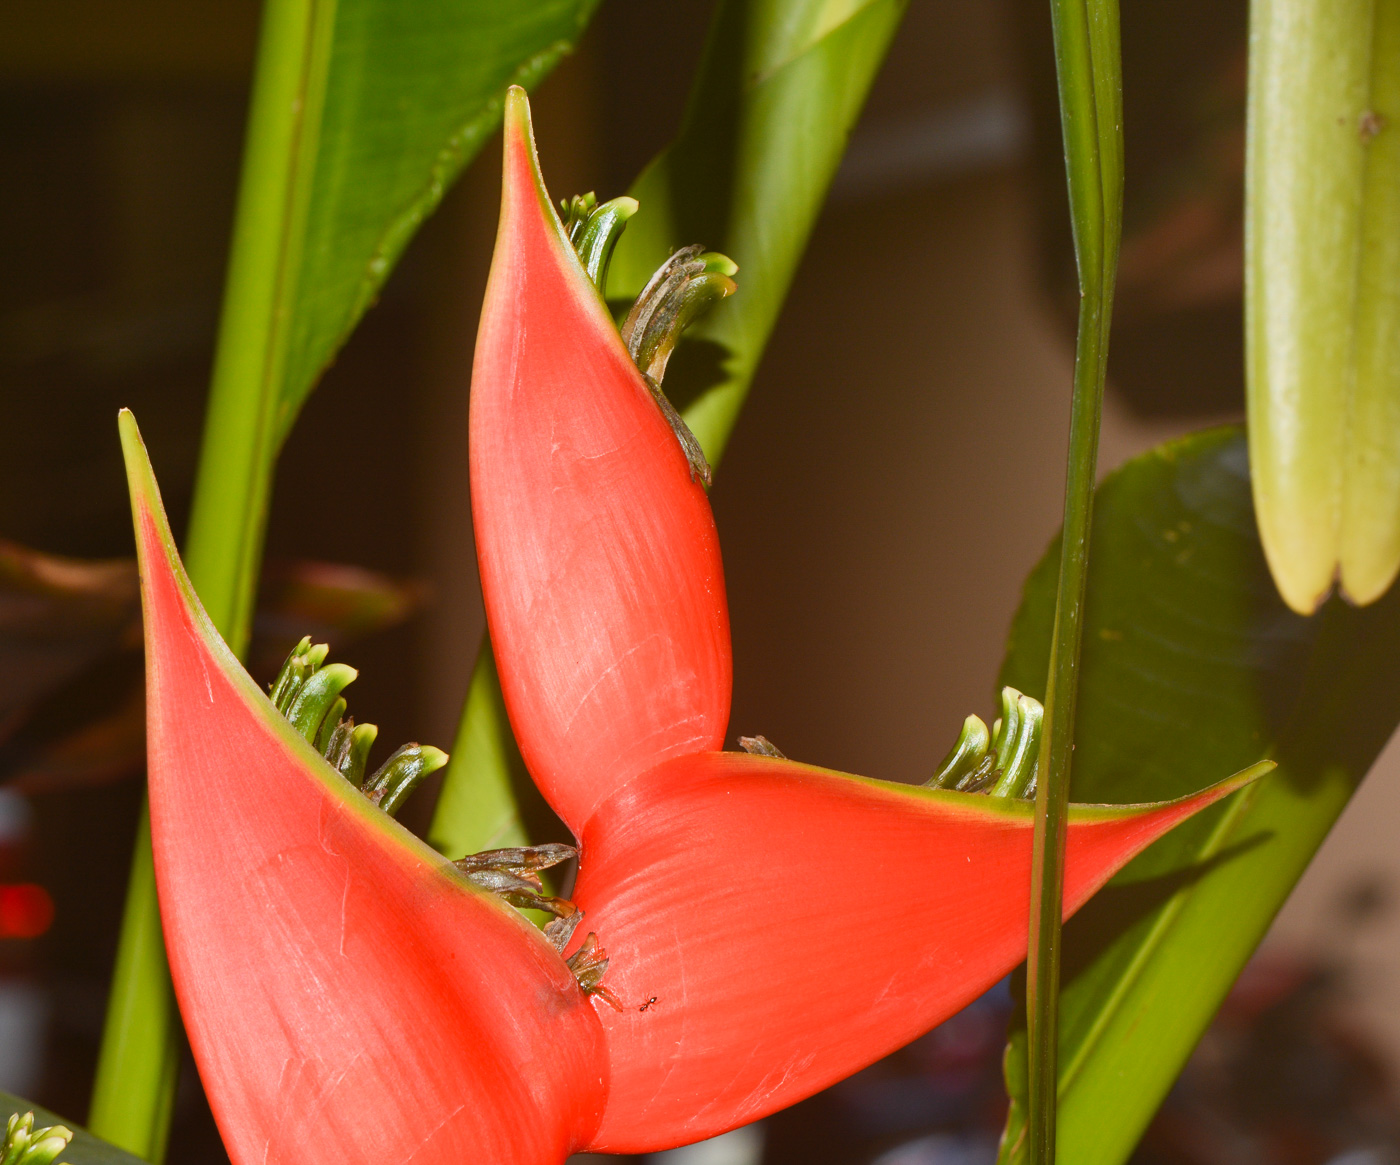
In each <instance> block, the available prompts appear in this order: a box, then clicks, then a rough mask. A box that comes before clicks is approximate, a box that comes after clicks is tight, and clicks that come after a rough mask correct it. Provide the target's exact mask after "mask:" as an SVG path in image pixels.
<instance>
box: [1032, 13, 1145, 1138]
mask: <svg viewBox="0 0 1400 1165" xmlns="http://www.w3.org/2000/svg"><path fill="white" fill-rule="evenodd" d="M1050 11H1051V17H1052V21H1053V24H1054V30H1055V66H1056V73H1057V75H1058V78H1059V91H1060V123H1061V126H1062V128H1063V133H1064V141H1065V171H1066V176H1067V178H1068V182H1069V208H1070V217H1071V219H1072V220H1073V224H1074V254H1075V261H1076V263H1077V265H1078V268H1079V336H1078V342H1077V345H1076V350H1075V358H1074V397H1073V403H1072V405H1071V408H1070V429H1069V463H1068V466H1067V469H1066V473H1065V520H1064V534H1063V543H1064V547H1065V553H1064V554H1063V555H1062V556H1061V559H1060V569H1059V579H1058V582H1057V585H1056V593H1055V617H1054V632H1053V638H1052V642H1051V648H1050V659H1049V663H1048V665H1047V668H1048V677H1047V679H1046V689H1045V732H1044V735H1043V736H1042V737H1041V745H1040V758H1039V765H1038V769H1037V773H1038V775H1037V784H1036V819H1035V854H1034V858H1033V862H1032V866H1031V920H1030V942H1029V944H1028V950H1027V956H1026V1010H1027V1021H1028V1027H1029V1039H1028V1042H1027V1049H1028V1050H1027V1056H1028V1062H1027V1065H1026V1069H1027V1071H1026V1084H1027V1091H1028V1096H1029V1111H1028V1116H1027V1128H1026V1132H1027V1140H1028V1148H1029V1155H1030V1160H1031V1162H1032V1165H1053V1162H1054V1160H1055V1143H1056V1142H1055V1115H1056V1114H1055V1109H1056V1101H1055V1096H1056V1092H1055V1079H1056V1071H1057V1068H1056V1058H1057V1054H1058V1048H1059V1035H1058V1024H1059V990H1060V938H1061V919H1062V915H1063V911H1062V905H1061V903H1062V900H1063V898H1064V862H1065V837H1066V809H1067V806H1068V804H1069V789H1070V778H1071V764H1072V757H1073V755H1074V748H1075V743H1074V741H1075V702H1076V699H1077V697H1078V685H1079V656H1080V643H1081V640H1082V633H1083V612H1084V595H1085V587H1086V582H1087V577H1088V575H1087V572H1088V566H1089V536H1090V527H1091V524H1092V518H1093V506H1094V478H1095V475H1096V474H1097V472H1098V450H1099V425H1100V421H1101V418H1102V413H1103V392H1104V377H1105V376H1106V374H1107V371H1108V333H1109V318H1110V316H1111V314H1112V306H1113V286H1114V281H1115V277H1116V274H1117V267H1118V247H1119V242H1120V238H1121V234H1122V221H1123V97H1122V53H1121V50H1120V48H1119V36H1118V0H1053V2H1052V4H1051V5H1050Z"/></svg>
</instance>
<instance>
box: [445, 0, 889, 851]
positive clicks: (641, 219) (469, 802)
mask: <svg viewBox="0 0 1400 1165" xmlns="http://www.w3.org/2000/svg"><path fill="white" fill-rule="evenodd" d="M906 6H907V0H834V2H833V0H722V3H721V4H720V6H719V10H718V11H717V13H716V15H715V19H714V22H713V23H712V25H711V28H710V34H709V39H708V42H707V45H706V49H705V54H704V58H703V60H702V62H701V66H700V72H699V74H698V76H697V77H696V80H695V84H694V86H693V88H692V90H691V95H690V100H689V104H688V106H687V110H686V114H685V119H684V122H683V124H682V127H681V131H680V133H679V135H678V136H677V138H676V140H675V141H674V142H673V143H672V144H671V145H670V146H669V147H668V148H667V149H666V150H664V151H663V152H662V153H661V154H660V155H659V156H658V157H657V158H656V159H654V160H653V161H652V162H651V164H650V165H649V166H648V167H647V168H646V170H644V171H643V173H642V175H641V176H640V177H639V178H638V179H637V182H636V183H635V185H634V186H633V187H632V189H631V191H629V193H630V194H631V195H632V196H633V197H634V198H636V199H637V201H638V202H639V203H640V209H639V210H638V211H637V213H636V214H635V215H634V216H633V217H632V219H631V220H630V222H629V223H628V226H627V230H626V232H625V233H624V234H623V236H622V238H621V240H620V241H619V243H618V245H617V250H616V252H615V253H614V255H613V260H612V266H611V269H610V275H609V279H608V286H607V288H606V293H607V295H608V297H609V300H610V301H614V302H615V301H622V302H623V303H624V304H625V303H628V302H630V300H631V299H632V298H634V297H635V296H636V295H637V294H639V293H640V292H641V290H642V288H643V287H644V286H645V285H646V282H647V280H648V279H649V278H650V277H651V275H652V272H653V271H655V270H656V268H657V267H659V266H660V265H661V264H662V263H663V262H664V261H665V260H666V258H667V257H668V256H669V255H670V253H671V252H672V251H673V250H675V249H676V248H677V247H680V246H685V245H688V244H690V243H703V244H704V245H705V246H706V247H708V248H711V249H713V250H717V251H721V252H723V253H724V254H726V255H728V256H730V257H731V258H732V259H734V261H735V262H736V263H737V264H738V265H739V274H738V278H737V282H738V284H739V291H738V292H737V294H735V295H733V296H731V297H730V298H728V299H727V300H725V301H724V302H723V303H722V304H720V305H719V306H718V307H717V308H715V310H714V311H713V312H712V313H711V314H710V315H709V316H708V317H707V318H706V319H704V320H702V321H700V322H699V323H698V324H697V325H696V326H695V327H694V328H692V329H691V330H690V331H689V332H688V333H687V334H686V337H685V338H683V339H682V340H681V343H680V346H679V348H678V349H677V350H676V354H675V355H674V356H673V357H672V359H671V362H670V366H669V367H668V370H667V373H666V391H667V393H668V395H670V396H671V398H672V399H673V400H674V401H675V402H676V405H677V407H679V408H680V409H681V412H682V415H683V416H684V418H685V421H686V423H687V424H688V425H689V426H690V428H691V430H692V431H693V432H694V434H695V435H696V437H698V438H699V440H700V444H701V446H702V447H703V448H704V451H705V454H706V457H707V458H708V460H709V462H710V464H711V465H715V464H717V463H718V461H719V460H720V458H721V457H722V456H723V453H724V448H725V445H726V443H727V442H728V440H729V434H730V432H731V431H732V429H733V426H734V423H735V421H736V420H737V419H738V415H739V410H740V408H741V407H742V406H743V402H744V397H745V395H746V394H747V393H748V389H749V384H750V383H751V382H752V380H753V376H754V373H755V372H756V371H757V368H758V364H759V360H760V359H761V358H762V355H763V350H764V347H765V345H766V344H767V342H768V337H769V335H770V334H771V333H772V330H773V326H774V324H775V323H776V322H777V319H778V313H779V311H780V310H781V308H782V304H783V300H784V299H785V298H786V296H787V291H788V287H789V286H790V285H791V283H792V279H793V276H794V275H795V274H796V271H797V265H798V263H799V261H800V260H801V258H802V253H803V251H804V250H805V249H806V246H807V239H808V238H809V236H810V235H811V233H812V228H813V226H814V225H815V224H816V219H817V215H818V214H819V213H820V211H821V207H822V204H823V203H824V202H825V200H826V193H827V190H828V188H829V187H830V185H831V180H832V178H833V177H834V175H835V173H836V168H837V166H839V165H840V161H841V155H842V153H843V152H844V150H845V147H846V140H847V138H848V136H849V135H850V132H851V129H852V127H853V126H854V125H855V122H856V119H857V117H859V115H860V111H861V109H862V108H863V106H864V104H865V97H866V94H867V93H868V92H869V89H870V84H871V82H872V81H873V80H874V78H875V74H876V72H877V71H878V70H879V67H880V64H881V62H882V61H883V60H884V57H885V53H886V51H887V49H888V48H889V43H890V39H891V38H892V37H893V35H894V32H895V30H896V29H897V28H898V27H899V22H900V19H901V18H902V17H903V15H904V9H905V7H906ZM547 164H548V159H546V165H547ZM556 193H558V194H563V193H565V192H563V191H558V192H556ZM485 658H486V657H485V655H483V657H482V660H483V661H484V660H485ZM483 666H485V664H484V663H483V662H480V661H479V662H478V665H477V672H476V674H475V675H474V677H473V679H472V696H471V697H469V699H468V702H467V706H466V709H465V710H464V713H463V719H462V724H461V727H460V728H459V729H458V734H457V742H456V744H455V746H454V748H453V750H452V761H451V763H450V764H449V766H448V770H447V778H446V781H445V783H444V786H443V796H442V798H441V800H440V801H439V803H438V808H437V813H436V816H435V818H434V821H433V826H432V830H431V832H430V834H429V836H430V837H431V838H432V839H433V840H434V844H435V845H438V847H439V848H440V849H442V850H443V852H444V853H446V854H447V855H448V856H449V857H459V856H461V855H462V854H463V853H469V852H472V851H473V850H477V849H484V848H487V847H488V846H490V845H495V844H507V843H505V842H497V841H493V840H491V839H492V838H493V837H496V836H507V834H505V833H500V832H499V831H501V830H502V829H505V830H508V831H510V832H509V834H508V835H509V836H513V837H522V836H523V830H522V828H521V826H520V825H519V819H518V814H513V815H512V818H511V819H510V820H507V819H504V818H502V817H501V816H500V811H501V809H502V807H503V806H504V804H505V802H504V801H502V799H501V795H502V793H503V792H506V791H508V790H509V789H510V775H509V773H508V772H507V771H506V770H505V769H504V768H502V767H500V765H499V763H497V762H494V761H493V760H492V758H494V757H504V756H506V755H507V754H508V753H509V754H514V750H515V746H514V743H513V741H512V742H511V743H510V745H509V748H508V750H507V749H506V748H505V747H504V744H502V747H500V748H497V747H495V746H494V745H493V746H491V747H489V748H487V749H486V751H485V752H484V753H477V752H473V751H472V748H473V744H472V742H474V741H495V742H505V741H508V740H510V739H511V738H510V726H509V724H508V723H507V722H506V720H505V718H504V714H503V711H502V709H503V705H502V702H501V698H500V691H499V685H498V684H497V683H496V681H495V678H494V669H493V673H492V674H491V675H489V676H484V675H483V672H482V668H483ZM488 684H489V685H491V690H490V695H489V698H488V696H487V694H486V689H485V688H484V687H483V685H488ZM484 716H493V717H496V719H495V720H494V722H489V723H488V722H486V721H483V720H482V719H481V717H484ZM493 764H495V767H492V765H493ZM474 785H480V786H481V792H479V793H477V792H472V791H470V786H474ZM459 786H467V787H468V791H463V790H462V789H460V788H459ZM478 803H480V804H489V805H492V806H494V807H495V809H494V810H493V811H492V812H490V813H487V814H485V815H484V816H483V817H482V818H481V819H480V820H476V819H474V818H473V817H471V816H469V814H472V813H475V812H476V811H477V810H476V808H475V806H477V805H478ZM448 839H451V844H450V845H449V844H448Z"/></svg>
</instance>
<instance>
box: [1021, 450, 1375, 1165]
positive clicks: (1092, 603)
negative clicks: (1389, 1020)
mask: <svg viewBox="0 0 1400 1165" xmlns="http://www.w3.org/2000/svg"><path fill="white" fill-rule="evenodd" d="M1058 562H1059V549H1058V546H1054V547H1052V548H1051V550H1050V552H1049V553H1048V554H1047V555H1046V557H1045V559H1044V560H1043V561H1042V562H1041V563H1040V564H1039V565H1038V566H1037V567H1036V569H1035V571H1034V572H1033V573H1032V574H1031V576H1030V579H1029V580H1028V581H1027V584H1026V591H1025V598H1024V601H1023V603H1022V606H1021V608H1020V610H1019V611H1018V612H1017V615H1016V618H1015V621H1014V623H1013V625H1012V631H1011V642H1010V648H1009V651H1008V655H1007V659H1006V662H1005V665H1004V667H1003V669H1002V676H1001V682H1003V683H1007V684H1011V685H1013V686H1015V687H1018V688H1020V689H1021V690H1023V691H1025V692H1027V693H1028V694H1031V695H1037V696H1038V695H1039V694H1040V692H1041V691H1042V690H1043V685H1044V677H1045V669H1046V663H1047V658H1048V651H1049V643H1050V629H1051V620H1052V617H1053V610H1054V587H1055V578H1056V572H1057V570H1058ZM1088 594H1089V599H1088V607H1087V611H1086V622H1085V630H1084V651H1083V663H1082V673H1081V678H1080V689H1079V707H1078V717H1077V731H1076V752H1075V762H1074V778H1073V789H1072V796H1073V799H1074V800H1075V801H1081V802H1082V801H1091V802H1120V803H1121V802H1133V801H1143V800H1149V799H1155V798H1164V797H1173V796H1177V795H1179V794H1181V793H1185V792H1189V791H1191V790H1194V789H1199V788H1202V787H1203V786H1205V785H1207V784H1209V783H1210V782H1212V781H1214V780H1217V779H1218V778H1219V776H1220V775H1221V774H1222V773H1228V772H1231V771H1233V770H1235V769H1238V768H1241V767H1243V766H1244V765H1247V764H1250V763H1252V762H1253V761H1256V760H1258V759H1260V758H1261V757H1264V756H1272V757H1273V758H1275V759H1276V760H1277V761H1278V762H1279V769H1278V771H1277V772H1275V773H1274V774H1273V775H1271V776H1269V777H1267V778H1265V779H1264V780H1262V781H1260V782H1258V784H1256V785H1255V786H1253V787H1252V788H1251V789H1249V790H1247V791H1245V792H1244V793H1242V794H1240V795H1238V796H1235V797H1232V798H1230V799H1229V800H1228V801H1226V802H1225V803H1223V804H1221V805H1220V806H1218V807H1215V808H1212V809H1210V810H1207V811H1206V812H1205V813H1203V814H1201V815H1200V816H1199V817H1198V818H1195V819H1193V820H1192V821H1190V822H1188V823H1186V824H1185V825H1183V826H1181V827H1179V828H1178V829H1176V830H1175V831H1173V832H1172V833H1171V834H1169V835H1168V836H1167V837H1166V838H1164V839H1162V840H1161V841H1159V842H1158V843H1157V844H1156V845H1154V846H1153V847H1152V848H1151V849H1149V850H1147V851H1146V852H1145V853H1144V854H1143V855H1142V856H1141V857H1139V858H1138V859H1137V860H1136V861H1134V862H1133V863H1132V864H1130V865H1129V866H1128V867H1127V868H1126V869H1125V870H1123V871H1122V873H1120V874H1119V875H1118V876H1117V877H1116V878H1115V879H1114V880H1113V881H1112V882H1111V883H1110V884H1109V885H1108V887H1107V888H1106V889H1105V890H1103V891H1101V892H1100V894H1099V895H1098V896H1097V897H1096V898H1095V899H1094V900H1093V901H1092V902H1091V903H1090V904H1089V905H1088V906H1087V907H1085V909H1084V910H1082V911H1081V912H1080V913H1079V914H1078V915H1077V916H1076V917H1075V918H1074V919H1073V920H1072V921H1071V922H1070V923H1069V924H1068V925H1067V926H1066V928H1065V932H1064V937H1065V949H1064V956H1063V957H1064V987H1063V994H1062V997H1061V1014H1060V1075H1059V1080H1060V1085H1059V1089H1060V1113H1059V1138H1058V1144H1059V1152H1060V1154H1061V1156H1062V1158H1063V1159H1064V1160H1066V1161H1072V1162H1074V1163H1075V1165H1118V1163H1120V1162H1122V1161H1125V1160H1126V1159H1127V1158H1128V1156H1129V1154H1130V1153H1131V1151H1132V1148H1133V1146H1134V1144H1135V1143H1136V1142H1137V1139H1138V1138H1139V1136H1140V1135H1141V1133H1142V1131H1143V1129H1144V1128H1145V1127H1146V1125H1147V1123H1148V1121H1149V1120H1150V1119H1151V1118H1152V1114H1153V1113H1154V1112H1155V1111H1156V1108H1157V1106H1158V1104H1159V1103H1160V1102H1161V1100H1162V1098H1163V1096H1165V1094H1166V1092H1167V1090H1168V1089H1169V1088H1170V1087H1171V1084H1172V1081H1173V1080H1174V1079H1175V1078H1176V1075H1177V1074H1178V1072H1179V1071H1180V1070H1181V1067H1182V1065H1183V1064H1184V1063H1185V1061H1186V1058H1187V1056H1188V1055H1189V1054H1190V1052H1191V1049H1192V1048H1193V1047H1194V1046H1195V1043H1196V1041H1197V1039H1199V1037H1200V1035H1201V1033H1202V1032H1203V1031H1204V1030H1205V1028H1206V1026H1207V1024H1209V1022H1210V1020H1211V1017H1212V1016H1213V1014H1214V1013H1215V1010H1216V1008H1217V1007H1218V1006H1219V1004H1220V1001H1221V1000H1222V999H1223V998H1224V996H1225V994H1226V992H1227V991H1228V990H1229V988H1230V985H1231V983H1232V982H1233V981H1234V979H1235V977H1236V975H1237V974H1238V973H1239V971H1240V969H1241V968H1242V967H1243V966H1244V963H1245V961H1246V960H1247V959H1248V958H1249V956H1250V954H1251V953H1252V952H1253V950H1254V948H1255V946H1256V945H1257V944H1258V942H1259V940H1260V939H1261V938H1262V937H1263V936H1264V933H1265V931H1266V930H1267V929H1268V926H1269V923H1270V921H1271V920H1272V919H1273V917H1274V914H1275V913H1276V912H1277V910H1278V908H1279V907H1280V906H1281V905H1282V904H1283V901H1284V899H1285V898H1286V897H1287V896H1288V893H1289V891H1290V890H1291V889H1292V887H1293V884H1294V883H1295V882H1296V881H1297V880H1298V878H1299V877H1300V876H1301V874H1302V872H1303V870H1304V869H1305V867H1306V866H1307V864H1308V861H1309V859H1310V858H1311V857H1312V855H1313V853H1314V851H1315V850H1316V849H1317V847H1318V845H1320V844H1321V842H1322V840H1323V838H1324V837H1325V836H1326V834H1327V831H1328V829H1329V828H1330V827H1331V825H1332V823H1333V821H1335V820H1336V817H1337V815H1338V814H1339V813H1340V812H1341V810H1342V808H1343V807H1344V806H1345V804H1346V802H1347V799H1348V798H1349V797H1350V796H1351V794H1352V792H1353V791H1354V790H1355V788H1356V785H1357V783H1358V782H1359V781H1360V780H1361V778H1362V776H1363V775H1364V774H1365V772H1366V770H1367V769H1368V768H1369V767H1370V765H1371V762H1372V761H1373V760H1374V759H1375V757H1376V755H1377V754H1378V753H1379V752H1380V749H1381V748H1382V747H1383V746H1384V744H1385V742H1386V740H1387V739H1388V738H1389V736H1390V734H1391V732H1392V730H1393V729H1394V728H1395V726H1396V723H1397V721H1400V594H1397V593H1394V592H1392V594H1391V595H1389V596H1387V597H1386V598H1385V599H1384V600H1382V601H1381V602H1379V603H1377V604H1376V605H1375V606H1373V607H1369V608H1366V609H1365V610H1357V609H1355V608H1351V607H1348V606H1346V605H1345V604H1343V603H1340V602H1337V601H1333V602H1331V603H1329V604H1328V605H1327V606H1326V607H1324V608H1323V609H1322V611H1321V612H1320V613H1319V614H1318V615H1316V616H1314V617H1312V618H1310V619H1304V618H1302V617H1300V616H1298V615H1295V614H1293V613H1292V612H1291V611H1289V610H1288V608H1287V607H1285V606H1284V604H1283V603H1282V601H1281V600H1280V599H1279V597H1278V594H1277V592H1276V591H1275V589H1274V586H1273V583H1272V581H1271V579H1270V577H1269V573H1268V569H1267V567H1266V566H1265V563H1264V558H1263V553H1262V551H1261V549H1260V546H1259V539H1258V534H1257V531H1256V527H1255V522H1254V510H1253V506H1252V503H1251V499H1250V485H1249V472H1248V459H1247V456H1246V452H1245V440H1244V435H1243V433H1242V431H1240V430H1238V429H1235V428H1228V429H1219V430H1213V431H1211V432H1207V433H1203V434H1200V435H1197V436H1194V437H1190V438H1187V439H1185V440H1182V441H1177V442H1172V443H1169V444H1167V445H1164V446H1162V447H1160V448H1159V449H1157V450H1154V451H1153V452H1152V453H1149V454H1147V455H1146V456H1144V457H1141V458H1138V459H1137V460H1135V461H1133V462H1130V463H1129V464H1128V465H1127V466H1126V467H1124V468H1123V469H1122V470H1120V471H1119V472H1117V473H1115V474H1113V475H1112V476H1111V477H1109V478H1108V479H1107V480H1106V481H1105V482H1104V484H1103V485H1102V486H1101V488H1100V490H1099V494H1098V499H1097V502H1096V505H1095V511H1094V556H1093V559H1092V562H1091V564H1090V568H1089V587H1088ZM1024 1057H1025V1028H1024V1017H1023V1016H1022V1017H1018V1021H1017V1023H1016V1024H1014V1025H1013V1040H1012V1047H1011V1049H1010V1052H1009V1055H1008V1063H1007V1069H1008V1071H1007V1075H1008V1080H1009V1081H1010V1085H1009V1086H1010V1088H1011V1091H1012V1094H1013V1108H1012V1112H1011V1115H1010V1117H1009V1129H1008V1137H1007V1140H1006V1142H1005V1144H1004V1145H1003V1150H1002V1156H1001V1160H1002V1161H1021V1160H1024V1143H1023V1140H1022V1137H1021V1134H1022V1130H1023V1128H1024V1115H1025V1108H1024V1103H1025V1095H1024V1080H1025V1073H1024V1063H1025V1059H1024Z"/></svg>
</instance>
